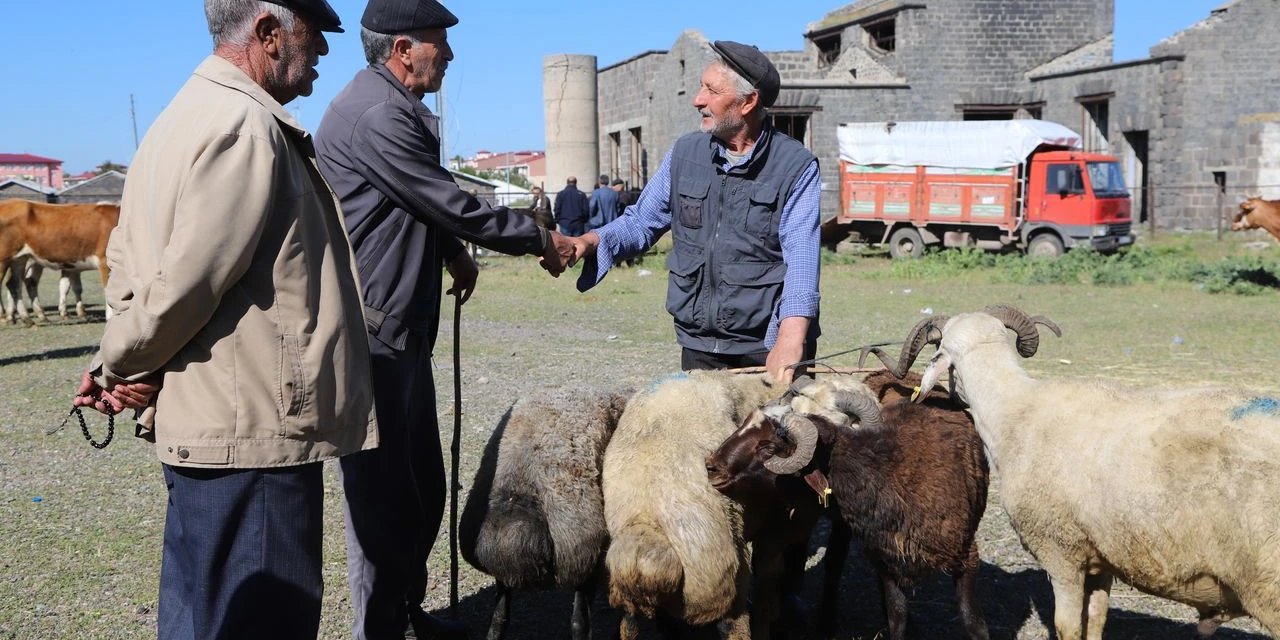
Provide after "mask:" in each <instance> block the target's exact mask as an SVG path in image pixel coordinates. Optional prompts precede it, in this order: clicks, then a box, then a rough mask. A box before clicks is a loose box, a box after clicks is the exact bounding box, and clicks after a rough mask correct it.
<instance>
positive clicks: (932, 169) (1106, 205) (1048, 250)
mask: <svg viewBox="0 0 1280 640" xmlns="http://www.w3.org/2000/svg"><path fill="white" fill-rule="evenodd" d="M837 137H838V138H839V144H840V212H839V214H838V215H837V216H836V217H835V218H834V219H833V220H830V221H828V222H827V223H826V224H825V225H824V231H825V232H826V233H825V234H824V236H825V237H827V238H830V237H831V234H832V232H835V233H837V234H838V235H839V236H840V237H848V238H850V239H852V240H855V241H860V242H867V243H881V244H888V246H889V253H890V254H891V255H892V256H893V257H895V258H912V257H918V256H919V255H920V254H921V253H923V251H924V248H925V247H926V246H930V245H940V246H943V247H978V248H982V249H989V250H996V251H1003V250H1008V249H1018V250H1021V251H1025V252H1026V253H1028V254H1031V255H1035V256H1046V257H1057V256H1060V255H1062V254H1063V253H1064V252H1065V251H1066V250H1068V249H1071V248H1073V247H1078V246H1092V247H1093V248H1094V249H1097V250H1098V251H1102V252H1111V251H1115V250H1116V249H1118V248H1120V247H1123V246H1126V245H1129V244H1132V243H1133V235H1132V234H1131V218H1130V212H1131V206H1130V201H1129V192H1128V190H1127V189H1125V185H1124V177H1123V175H1122V174H1121V172H1120V165H1119V163H1118V162H1117V160H1116V159H1115V158H1114V157H1112V156H1108V155H1103V154H1098V153H1086V152H1083V151H1079V150H1078V149H1079V148H1080V136H1079V135H1077V134H1076V133H1075V132H1073V131H1071V130H1070V129H1068V128H1066V127H1063V126H1062V125H1059V124H1055V123H1052V122H1045V121H1042V120H1007V121H994V122H888V123H886V122H876V123H847V124H842V125H840V126H839V130H838V132H837Z"/></svg>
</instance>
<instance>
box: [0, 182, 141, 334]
mask: <svg viewBox="0 0 1280 640" xmlns="http://www.w3.org/2000/svg"><path fill="white" fill-rule="evenodd" d="M119 220H120V207H119V205H114V204H43V203H38V202H29V201H27V200H7V201H3V202H0V282H4V283H5V284H6V286H7V288H8V291H9V295H10V298H11V300H10V301H9V303H8V304H6V305H5V310H4V315H3V318H2V319H3V320H4V321H7V322H13V321H15V320H16V319H17V318H16V317H15V316H14V305H15V304H16V306H17V313H18V316H19V317H21V318H22V319H23V320H26V319H27V310H26V306H25V305H24V304H23V301H22V296H21V293H20V292H19V290H18V288H19V287H18V285H19V281H20V280H22V279H23V277H24V276H26V275H27V274H26V268H27V266H28V264H34V265H38V266H39V267H40V268H46V267H47V268H51V269H59V270H61V271H63V272H64V275H66V273H67V272H71V271H75V272H79V271H85V270H88V269H95V268H96V269H97V270H98V272H99V273H101V274H102V283H103V285H105V284H106V283H107V278H108V275H109V274H108V273H107V240H108V239H109V238H110V236H111V230H112V229H114V228H115V226H116V223H118V222H119ZM10 270H13V272H14V274H13V276H12V277H8V278H6V276H7V275H8V273H9V271H10ZM37 273H38V272H37ZM36 277H37V278H38V277H39V276H38V275H37V276H36ZM68 284H70V283H68ZM33 302H35V305H34V306H35V313H36V316H37V317H38V318H40V319H41V320H43V319H44V311H43V310H42V309H41V308H40V306H39V304H38V302H37V301H35V300H34V299H33ZM62 309H63V310H65V306H63V307H62ZM82 309H83V307H82V305H77V311H78V312H82Z"/></svg>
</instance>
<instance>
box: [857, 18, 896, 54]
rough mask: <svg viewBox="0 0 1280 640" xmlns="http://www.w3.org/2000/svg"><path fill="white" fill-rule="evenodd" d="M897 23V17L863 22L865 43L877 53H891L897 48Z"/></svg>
mask: <svg viewBox="0 0 1280 640" xmlns="http://www.w3.org/2000/svg"><path fill="white" fill-rule="evenodd" d="M897 23H898V19H897V16H889V17H887V18H881V19H879V20H872V21H871V22H864V23H863V24H862V28H863V29H865V30H866V32H867V42H868V43H869V44H870V45H871V46H872V48H874V49H877V50H879V51H884V52H891V51H893V50H894V49H895V48H896V47H897V42H896V41H897V31H898V24H897Z"/></svg>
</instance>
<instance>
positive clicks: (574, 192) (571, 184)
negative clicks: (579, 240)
mask: <svg viewBox="0 0 1280 640" xmlns="http://www.w3.org/2000/svg"><path fill="white" fill-rule="evenodd" d="M587 207H588V203H587V194H585V193H583V192H581V191H579V190H578V179H577V178H575V177H573V176H569V178H568V179H567V180H565V185H564V189H563V190H562V191H560V193H557V194H556V223H557V224H559V225H560V233H563V234H564V235H566V236H580V235H582V233H583V231H585V229H583V227H584V226H585V225H586V223H587Z"/></svg>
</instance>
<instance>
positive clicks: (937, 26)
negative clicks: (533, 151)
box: [596, 0, 1280, 228]
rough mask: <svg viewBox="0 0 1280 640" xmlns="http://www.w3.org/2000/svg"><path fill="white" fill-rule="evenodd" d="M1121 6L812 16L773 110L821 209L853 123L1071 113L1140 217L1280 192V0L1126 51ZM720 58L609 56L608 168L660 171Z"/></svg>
mask: <svg viewBox="0 0 1280 640" xmlns="http://www.w3.org/2000/svg"><path fill="white" fill-rule="evenodd" d="M1114 16H1115V7H1114V0H1052V1H1051V0H1018V1H1016V2H1014V1H1011V0H927V1H912V0H861V1H859V2H855V3H853V4H850V5H847V6H844V7H841V8H838V9H836V10H834V11H832V12H830V13H828V14H827V15H825V16H823V17H822V18H821V19H819V20H817V21H816V22H813V23H811V24H809V25H808V28H807V30H806V31H805V33H804V36H803V48H802V49H799V50H795V51H771V52H767V53H768V55H769V57H770V58H771V59H772V60H773V61H774V64H775V65H776V66H777V67H778V71H779V73H780V75H781V77H782V91H781V94H780V95H779V98H778V101H777V103H776V104H775V106H774V108H773V109H772V110H771V115H770V117H771V119H772V121H773V123H774V125H775V126H776V127H778V128H779V129H781V130H783V131H785V132H787V133H789V134H791V135H792V136H793V137H796V138H797V139H799V140H801V141H802V142H804V143H805V144H806V145H807V146H808V147H809V148H810V149H811V150H812V151H813V152H814V154H815V155H816V156H818V158H819V159H820V160H821V162H822V178H823V190H824V197H823V210H824V214H825V215H826V216H831V215H834V214H835V211H836V208H837V207H838V204H839V202H838V200H839V198H838V177H839V167H838V161H837V142H836V127H837V126H838V125H839V124H840V123H842V122H887V121H910V120H989V119H1008V118H1043V119H1045V120H1051V121H1055V122H1059V123H1061V124H1064V125H1067V126H1068V127H1070V128H1072V129H1074V130H1076V131H1078V132H1079V133H1080V134H1081V135H1082V137H1083V139H1084V141H1085V146H1086V148H1087V149H1089V150H1096V151H1105V152H1108V153H1111V154H1114V155H1116V156H1117V157H1119V158H1120V160H1121V162H1122V165H1123V166H1124V168H1125V172H1126V178H1127V179H1128V181H1129V183H1130V189H1131V191H1132V192H1133V196H1134V212H1135V216H1137V217H1138V220H1140V221H1147V220H1149V219H1151V218H1154V222H1155V224H1156V225H1157V226H1158V227H1163V228H1173V227H1180V228H1213V227H1214V226H1215V225H1216V224H1217V223H1218V221H1219V219H1220V217H1221V214H1223V213H1224V209H1227V208H1230V207H1231V206H1233V203H1234V202H1235V201H1236V200H1238V199H1239V198H1240V197H1241V196H1243V195H1245V194H1246V193H1259V192H1261V193H1262V194H1264V195H1268V196H1270V197H1280V65H1276V64H1275V63H1274V61H1275V60H1277V59H1280V39H1277V38H1275V37H1274V34H1275V33H1278V32H1280V0H1233V1H1231V2H1227V3H1226V4H1224V5H1222V6H1221V7H1219V8H1218V9H1215V10H1214V11H1213V12H1212V13H1211V14H1210V15H1209V16H1208V17H1207V18H1206V19H1204V20H1203V21H1201V22H1199V23H1197V24H1195V25H1192V26H1190V27H1189V28H1187V29H1186V30H1184V31H1182V32H1180V33H1178V34H1176V35H1174V36H1172V37H1170V38H1169V39H1167V40H1165V41H1163V42H1161V43H1159V44H1158V45H1156V46H1155V47H1153V48H1152V49H1151V51H1150V52H1149V57H1147V58H1143V59H1140V60H1131V61H1121V62H1115V61H1114V60H1113V55H1112V49H1113V44H1112V43H1113V40H1112V32H1113V27H1114ZM729 35H730V34H725V37H728V36H729ZM713 59H714V54H713V53H712V52H711V50H710V48H709V47H708V45H707V39H706V38H705V37H704V36H703V35H702V34H700V33H698V32H696V31H686V32H684V33H682V34H680V35H679V36H678V37H677V38H676V40H675V42H674V43H673V44H672V46H671V48H670V49H668V50H666V51H647V52H644V53H641V54H639V55H636V56H634V57H632V58H629V59H627V60H623V61H621V62H618V63H616V64H612V65H609V66H605V67H601V68H599V69H598V71H597V74H596V84H597V98H598V101H597V102H598V103H597V114H598V128H599V157H600V160H599V162H600V172H601V173H608V174H610V175H616V176H620V177H622V178H623V179H624V180H627V181H628V182H629V183H630V184H632V185H643V184H644V183H646V182H647V181H648V179H649V176H650V175H651V174H652V172H653V171H654V170H656V169H657V167H658V165H659V164H660V163H661V161H662V157H663V155H665V154H666V152H667V150H668V149H670V147H671V145H672V143H673V142H674V141H675V139H676V138H677V137H679V136H680V135H681V134H683V133H686V132H689V131H693V130H695V129H696V128H697V126H698V123H699V119H698V116H697V113H696V111H695V110H694V109H693V107H692V104H691V103H692V100H693V97H694V95H695V94H696V93H697V91H698V85H699V78H700V75H701V73H702V70H703V69H704V68H705V67H706V65H707V64H708V63H709V62H711V61H712V60H713ZM1219 194H1221V195H1219ZM1220 201H1222V202H1224V203H1225V204H1224V205H1223V208H1222V209H1220V208H1219V205H1218V202H1220Z"/></svg>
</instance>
